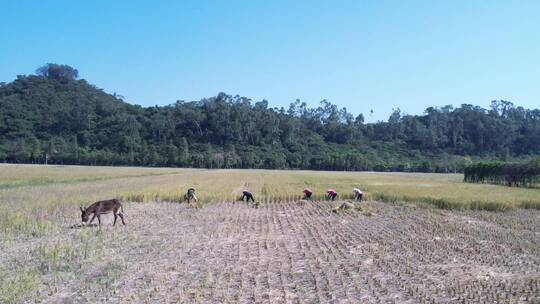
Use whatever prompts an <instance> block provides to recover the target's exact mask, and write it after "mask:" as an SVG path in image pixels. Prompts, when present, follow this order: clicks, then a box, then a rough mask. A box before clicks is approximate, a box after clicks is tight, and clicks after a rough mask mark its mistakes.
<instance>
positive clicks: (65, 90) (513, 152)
mask: <svg viewBox="0 0 540 304" xmlns="http://www.w3.org/2000/svg"><path fill="white" fill-rule="evenodd" d="M38 72H39V73H38V74H39V75H38V76H18V78H17V79H16V80H15V81H13V82H11V83H9V84H0V160H3V161H7V162H32V163H44V162H48V163H62V164H88V165H90V164H92V165H94V164H95V165H97V164H100V165H143V166H182V167H206V168H293V169H315V170H321V169H326V170H378V171H389V170H393V171H425V172H428V171H433V172H453V171H461V170H463V168H464V167H465V166H466V165H468V164H470V163H471V159H502V160H506V159H514V158H528V157H530V156H531V155H535V154H539V153H540V110H538V109H534V110H528V109H524V108H522V107H516V106H514V105H513V104H512V103H510V102H506V101H494V102H493V104H492V107H491V109H489V110H486V109H483V108H481V107H477V106H472V105H462V106H461V107H458V108H455V109H454V108H452V107H451V106H445V107H442V108H428V109H427V110H426V111H425V113H424V115H419V116H416V115H403V114H402V113H401V112H400V111H399V109H398V110H396V111H395V112H394V113H393V114H392V115H391V116H390V118H389V119H388V121H387V122H377V123H364V117H363V116H362V114H360V115H358V116H356V117H354V116H353V115H352V114H351V113H349V112H348V111H347V110H346V109H345V108H342V109H339V108H338V107H337V106H336V105H334V104H332V103H330V102H328V101H326V100H323V101H322V102H321V104H320V106H319V107H317V108H308V107H307V106H306V104H305V103H302V102H300V101H298V100H297V101H296V102H294V103H292V104H291V105H290V106H289V108H288V109H284V108H270V107H269V106H268V102H267V101H265V100H263V101H258V102H254V101H252V100H250V99H248V98H245V97H240V96H231V95H227V94H224V93H220V94H218V95H217V96H215V97H211V98H206V99H202V100H199V101H191V102H185V101H177V102H176V103H174V104H171V105H167V106H155V107H147V108H144V107H141V106H137V105H132V104H129V103H126V102H124V101H122V98H121V96H119V95H116V94H112V95H111V94H107V93H105V92H103V90H101V89H98V88H96V87H95V86H92V85H90V84H89V83H87V82H86V81H85V80H76V78H77V76H78V75H77V74H78V72H77V71H76V70H75V69H73V68H71V67H69V66H60V65H51V64H49V65H46V66H44V67H42V68H40V69H38Z"/></svg>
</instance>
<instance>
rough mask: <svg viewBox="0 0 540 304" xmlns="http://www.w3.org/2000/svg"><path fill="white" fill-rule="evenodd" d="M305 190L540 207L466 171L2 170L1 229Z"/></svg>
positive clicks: (40, 227)
mask: <svg viewBox="0 0 540 304" xmlns="http://www.w3.org/2000/svg"><path fill="white" fill-rule="evenodd" d="M306 186H307V187H310V188H311V189H313V190H314V199H316V200H323V199H324V193H325V191H326V189H328V188H335V189H336V190H337V191H338V193H339V197H340V198H342V199H350V198H352V193H351V190H352V188H353V187H360V188H361V189H363V190H364V191H365V192H366V199H375V200H380V201H387V202H413V203H415V202H419V203H427V204H432V205H435V206H437V207H440V208H446V209H486V210H496V211H499V210H506V209H512V208H516V207H525V208H535V209H538V208H539V207H540V190H537V189H522V188H509V187H504V186H496V185H487V184H470V183H463V182H462V175H461V174H411V173H373V172H322V171H279V170H203V169H174V168H127V167H120V168H118V167H82V166H33V165H0V231H1V232H4V233H7V234H8V235H11V234H12V233H11V232H15V233H16V234H17V233H22V234H25V235H33V236H38V235H40V234H43V233H46V232H47V231H50V230H51V229H53V228H54V227H55V226H56V224H55V223H58V222H59V219H61V220H67V219H72V218H73V212H74V210H76V209H75V208H76V207H78V206H83V205H84V206H85V205H89V204H90V203H92V202H94V201H96V200H100V199H107V198H111V197H120V198H122V199H124V200H127V201H136V202H148V201H172V202H182V201H183V196H184V194H185V191H186V189H187V188H189V187H194V188H195V189H197V195H198V197H199V198H200V200H201V201H202V202H213V201H234V200H237V199H238V197H239V196H240V195H241V191H242V190H244V189H249V190H251V191H252V192H253V194H254V195H255V199H256V200H257V201H261V202H267V201H270V200H282V201H291V200H297V199H300V198H301V197H302V189H303V188H304V187H306ZM7 239H8V240H9V237H7Z"/></svg>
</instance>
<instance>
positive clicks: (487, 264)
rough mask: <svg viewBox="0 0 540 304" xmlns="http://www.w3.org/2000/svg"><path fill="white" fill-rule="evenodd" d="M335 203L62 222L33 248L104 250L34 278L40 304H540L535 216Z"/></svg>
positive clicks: (16, 250)
mask: <svg viewBox="0 0 540 304" xmlns="http://www.w3.org/2000/svg"><path fill="white" fill-rule="evenodd" d="M340 203H341V202H335V203H328V202H315V203H307V205H306V206H303V205H299V204H297V203H296V202H271V203H268V204H264V205H263V206H261V207H260V208H258V209H256V208H250V207H247V206H246V205H245V204H243V203H236V204H233V203H228V202H222V203H214V204H208V205H206V206H205V207H204V208H202V209H190V208H186V205H185V204H172V203H147V204H127V205H126V207H125V210H126V214H127V217H126V221H127V224H128V226H126V227H122V226H121V225H120V226H117V227H116V228H113V227H111V218H112V216H110V215H109V216H107V221H106V223H105V226H104V227H103V228H101V229H99V228H97V227H90V228H82V229H70V228H69V227H70V226H69V225H67V224H66V227H65V229H64V230H63V231H61V232H60V234H58V235H51V236H48V239H44V240H42V242H47V243H48V244H51V243H54V242H55V241H56V242H68V241H69V240H71V241H70V242H74V243H77V242H80V241H79V239H80V238H81V237H82V236H83V235H86V234H89V233H91V234H92V235H93V234H95V235H97V236H96V237H95V239H94V238H92V242H93V243H92V244H91V245H92V246H94V245H95V246H99V248H101V251H102V252H101V253H100V254H99V255H97V254H96V255H95V256H96V258H87V259H86V260H83V262H82V263H81V265H80V266H78V267H77V268H75V269H69V270H65V271H63V270H62V268H60V267H57V269H56V271H54V272H52V271H47V270H43V286H42V287H41V288H40V294H39V297H40V299H41V300H43V301H46V302H52V303H81V302H83V303H84V302H108V303H116V302H118V303H134V302H136V303H160V302H169V303H172V302H183V303H456V302H458V303H495V302H497V303H534V302H537V301H540V295H539V292H540V212H538V211H532V210H515V211H509V212H505V213H490V212H472V211H467V212H449V211H441V210H433V209H424V208H410V207H404V206H398V205H391V204H383V203H377V202H368V203H363V204H364V208H363V209H365V210H370V211H371V212H372V214H373V215H372V216H366V215H364V214H363V213H362V212H359V211H356V210H351V211H343V212H340V213H333V212H332V211H331V210H332V209H333V208H335V207H336V206H339V205H340ZM74 221H75V220H74ZM71 224H73V223H71ZM92 237H93V236H92ZM94 242H96V243H94ZM97 243H99V244H97ZM33 246H34V247H35V246H37V245H35V244H34V245H33ZM31 247H32V246H30V245H28V248H25V247H17V246H13V247H12V248H11V249H10V248H8V249H7V251H6V252H4V253H3V254H2V255H1V260H0V266H1V267H2V269H3V270H4V271H9V268H10V267H16V266H15V265H17V264H16V263H33V261H30V260H28V261H26V260H24V254H25V252H31V251H32V250H35V248H33V249H32V248H31ZM14 263H15V264H14Z"/></svg>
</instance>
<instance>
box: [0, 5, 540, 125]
mask: <svg viewBox="0 0 540 304" xmlns="http://www.w3.org/2000/svg"><path fill="white" fill-rule="evenodd" d="M0 12H1V18H0V81H4V82H8V81H12V80H13V79H14V78H15V77H16V75H17V74H31V73H33V71H34V70H35V69H36V68H37V67H38V66H40V65H42V64H44V63H47V62H55V63H65V64H69V65H72V66H74V67H76V68H77V69H79V71H80V76H81V78H85V79H87V80H88V81H89V82H91V83H93V84H95V85H97V86H98V87H101V88H104V89H105V90H106V91H108V92H111V93H112V92H117V93H118V94H121V95H123V96H125V98H126V100H127V101H128V102H131V103H136V104H141V105H144V106H148V105H156V104H157V105H163V104H169V103H173V102H174V101H176V100H179V99H181V100H197V99H200V98H202V97H208V96H213V95H215V94H217V93H218V92H220V91H223V92H226V93H229V94H233V95H236V94H239V95H242V96H247V97H250V98H252V99H254V100H261V99H267V100H268V101H269V103H270V105H271V106H287V105H288V104H289V103H290V102H292V101H294V100H295V99H296V98H299V99H300V100H302V101H305V102H307V103H308V104H309V105H311V106H315V105H317V104H318V102H319V101H320V100H322V99H328V100H329V101H331V102H333V103H335V104H338V105H339V106H340V107H341V106H345V107H347V108H348V109H349V111H351V112H353V113H354V114H358V113H364V115H365V116H366V118H367V120H368V121H374V120H379V119H381V120H382V119H384V120H386V119H387V118H388V116H389V114H390V113H391V111H392V108H397V107H399V108H401V109H402V111H404V112H406V113H409V114H420V113H422V112H423V110H424V109H425V108H426V107H429V106H434V105H435V106H442V105H446V104H453V105H460V104H462V103H472V104H476V105H480V106H483V107H487V106H488V105H489V103H490V101H491V100H493V99H505V100H510V101H512V102H514V103H515V104H517V105H521V106H524V107H529V108H532V107H539V106H540V21H539V20H540V17H539V12H540V1H472V0H469V1H360V0H358V1H293V0H290V1H262V0H261V1H256V0H253V1H232V0H231V1H28V0H27V1H6V0H0ZM371 109H373V110H374V114H373V116H371V117H370V116H369V111H370V110H371Z"/></svg>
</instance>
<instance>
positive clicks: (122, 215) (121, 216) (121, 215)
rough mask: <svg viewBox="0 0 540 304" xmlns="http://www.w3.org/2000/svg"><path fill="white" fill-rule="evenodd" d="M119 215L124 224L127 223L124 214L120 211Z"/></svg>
mask: <svg viewBox="0 0 540 304" xmlns="http://www.w3.org/2000/svg"><path fill="white" fill-rule="evenodd" d="M118 216H119V217H120V219H121V220H122V224H124V225H126V222H124V214H122V213H118Z"/></svg>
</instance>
